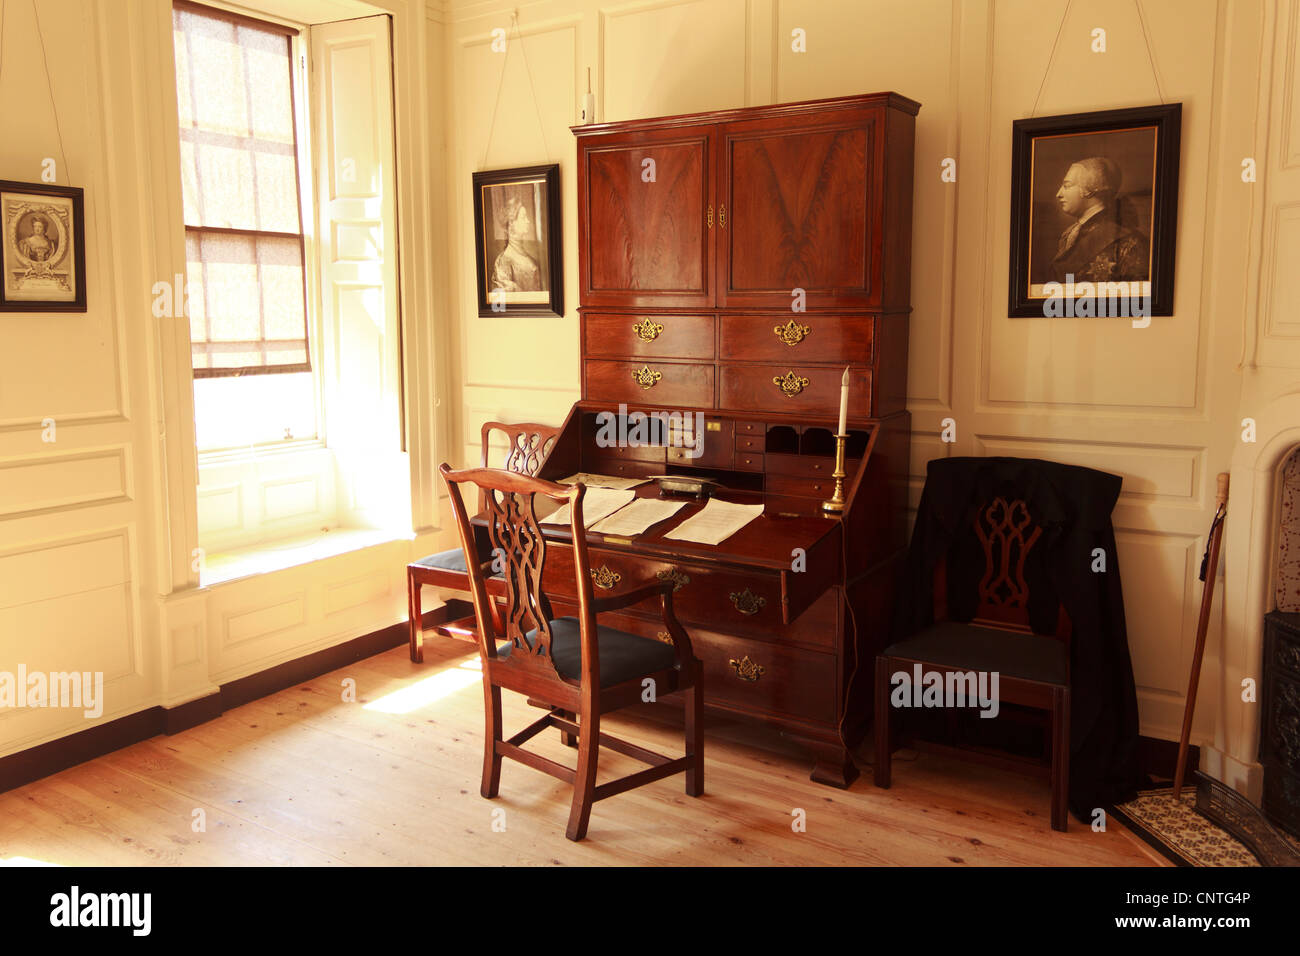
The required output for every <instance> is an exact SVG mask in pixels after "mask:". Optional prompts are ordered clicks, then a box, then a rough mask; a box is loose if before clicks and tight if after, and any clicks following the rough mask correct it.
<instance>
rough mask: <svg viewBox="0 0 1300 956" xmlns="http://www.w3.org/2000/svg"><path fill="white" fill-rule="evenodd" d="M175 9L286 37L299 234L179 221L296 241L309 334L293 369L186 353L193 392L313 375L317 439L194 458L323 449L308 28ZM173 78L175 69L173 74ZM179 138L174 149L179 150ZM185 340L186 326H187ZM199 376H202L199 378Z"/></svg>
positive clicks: (194, 6) (177, 3)
mask: <svg viewBox="0 0 1300 956" xmlns="http://www.w3.org/2000/svg"><path fill="white" fill-rule="evenodd" d="M171 8H172V9H173V10H180V11H183V12H189V13H195V14H199V15H202V16H209V17H213V18H216V19H222V20H226V21H227V22H230V23H234V24H236V25H242V26H249V27H256V28H260V29H266V30H271V31H274V32H276V33H280V34H282V35H284V36H285V37H286V38H287V39H288V43H289V80H290V106H291V109H292V111H293V124H294V160H295V163H294V165H295V169H294V172H295V185H296V191H297V201H298V222H299V228H300V229H301V230H302V231H301V234H297V233H280V232H275V231H262V230H243V229H229V228H223V227H207V226H189V225H188V224H186V223H185V221H184V214H183V213H182V217H181V232H182V236H183V237H188V235H189V234H190V231H191V230H194V231H195V232H196V233H200V234H201V233H203V232H208V233H211V234H216V235H220V234H223V233H224V234H227V235H250V236H268V237H272V238H276V237H279V238H293V239H298V240H299V249H300V252H301V256H302V269H303V308H304V314H305V320H306V322H305V325H306V335H307V350H306V351H307V361H306V363H303V364H298V365H294V366H275V367H272V368H248V369H229V370H227V369H195V368H194V367H193V349H192V344H191V349H190V361H189V365H190V373H191V390H193V388H194V384H195V383H197V381H198V380H200V379H203V380H207V379H231V378H243V377H246V376H251V375H258V376H261V375H274V374H300V373H304V372H305V373H308V374H310V375H311V395H312V402H313V405H314V407H315V418H316V429H315V435H312V436H309V437H299V436H295V437H293V438H274V439H268V440H265V441H255V442H248V443H241V444H237V445H216V446H213V447H211V448H206V449H205V448H202V447H201V446H199V444H198V435H197V434H196V435H195V453H196V455H197V457H198V462H199V464H200V466H202V465H205V464H219V463H223V462H230V461H232V460H234V459H238V458H242V457H248V456H250V455H251V456H254V457H256V456H257V455H260V454H266V453H275V454H279V453H285V452H292V451H306V450H310V449H315V448H323V447H326V446H327V442H326V407H325V382H324V374H323V372H324V370H323V368H322V364H321V363H322V361H323V354H322V353H323V348H324V343H323V342H322V335H323V334H324V329H323V327H322V318H321V316H322V303H321V295H322V289H321V283H320V270H319V268H318V265H319V264H318V263H317V261H316V258H317V256H318V255H319V240H318V237H319V215H320V211H319V210H318V209H317V208H316V189H315V148H316V135H315V134H316V129H315V126H314V121H313V118H312V116H313V114H312V105H311V104H312V100H313V97H314V95H315V93H316V91H315V90H314V89H313V88H312V81H313V75H314V70H313V69H312V64H311V62H310V60H309V57H310V50H309V47H310V43H309V37H308V29H309V27H308V25H307V24H303V23H297V22H291V21H287V20H273V19H262V18H260V17H254V16H250V15H249V14H247V13H244V12H242V11H239V10H235V9H232V8H229V7H226V6H224V5H222V4H221V3H220V2H211V3H196V2H193V0H173V2H172V4H171ZM172 73H173V78H174V79H175V69H173V71H172ZM180 142H181V141H180V139H179V138H178V139H177V149H179V148H180ZM186 337H187V339H188V337H189V326H188V324H187V325H186ZM200 373H203V374H200Z"/></svg>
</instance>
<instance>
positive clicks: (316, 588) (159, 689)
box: [0, 0, 450, 756]
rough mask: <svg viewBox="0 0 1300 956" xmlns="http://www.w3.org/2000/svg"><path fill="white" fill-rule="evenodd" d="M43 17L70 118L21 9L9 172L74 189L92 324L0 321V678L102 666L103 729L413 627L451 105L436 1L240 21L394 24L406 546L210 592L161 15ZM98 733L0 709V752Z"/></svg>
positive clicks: (7, 89) (441, 394) (1, 165)
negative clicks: (408, 591) (49, 171)
mask: <svg viewBox="0 0 1300 956" xmlns="http://www.w3.org/2000/svg"><path fill="white" fill-rule="evenodd" d="M36 6H37V8H38V9H39V11H40V26H41V32H42V33H43V35H44V40H45V45H46V47H47V51H48V62H49V64H50V72H51V75H50V85H51V87H52V95H53V98H54V101H55V103H56V104H57V107H58V116H59V124H58V127H57V128H56V126H55V123H54V120H53V116H52V114H51V111H50V106H49V100H48V97H47V93H46V88H45V68H44V65H43V58H42V52H41V46H40V43H39V42H38V39H37V36H38V34H37V24H36V22H35V20H34V19H33V16H32V7H31V5H29V4H25V3H9V4H7V5H6V7H7V10H6V17H5V31H4V33H5V37H4V39H5V42H4V50H3V58H4V77H3V83H2V84H0V129H3V131H4V132H3V135H0V179H14V180H21V181H29V182H36V181H39V179H40V174H41V164H42V160H43V159H44V158H45V157H54V158H55V160H56V162H57V164H58V179H57V181H58V182H59V183H60V184H65V185H66V184H68V183H69V181H71V183H72V184H74V185H77V186H81V187H83V188H84V189H85V208H86V246H87V249H86V273H87V294H88V295H87V297H88V301H89V311H87V312H86V313H84V314H82V313H72V314H66V315H63V314H22V313H0V671H6V672H14V671H16V670H17V669H18V667H19V666H25V667H26V668H27V670H28V672H29V673H30V672H35V671H46V672H49V671H70V670H78V671H85V670H90V671H102V672H103V673H104V678H105V688H104V690H105V701H104V711H103V715H102V717H100V718H99V722H101V723H102V722H104V721H108V720H112V719H114V718H117V717H121V716H124V715H126V714H130V713H133V712H137V711H140V710H144V709H147V708H150V707H154V706H157V705H163V706H173V705H177V704H181V703H184V702H186V701H189V700H193V699H195V698H198V697H201V696H203V695H205V694H209V693H212V692H213V691H215V690H216V689H217V686H218V685H219V684H220V683H222V682H224V681H228V680H232V679H235V678H238V677H241V676H244V675H246V674H249V673H253V672H255V671H259V670H262V669H265V668H267V667H269V666H273V665H275V664H278V663H281V662H283V661H286V660H291V659H294V658H297V657H301V656H303V655H304V654H308V653H311V652H312V651H315V650H319V649H322V648H325V647H329V646H331V645H334V644H338V643H340V642H343V641H346V640H349V639H352V638H354V637H357V636H359V635H362V634H366V633H369V632H371V631H374V630H377V629H380V628H383V627H385V626H387V625H390V624H394V623H397V622H400V621H403V620H404V619H405V616H406V615H405V601H404V597H405V593H404V592H405V588H404V580H405V574H404V565H405V563H406V562H407V561H408V560H410V559H411V558H412V557H414V556H416V555H417V554H423V553H427V552H428V551H429V550H432V544H433V541H434V538H435V535H434V534H433V533H432V532H430V531H429V530H428V529H430V528H432V527H433V526H434V525H435V524H436V522H437V504H436V500H435V492H434V489H435V488H436V484H435V482H434V480H433V477H434V476H433V472H432V467H433V466H432V464H431V463H434V462H436V461H437V460H439V458H441V457H446V456H445V454H443V453H441V452H440V451H439V441H440V440H442V439H443V438H444V436H445V425H444V424H443V423H444V421H445V413H446V410H447V407H448V406H449V404H450V403H449V402H448V401H446V398H447V393H446V391H445V389H446V387H447V386H446V382H445V380H443V379H442V378H441V376H440V371H439V370H440V368H441V367H442V366H443V365H445V364H446V359H445V355H446V352H447V349H446V347H445V346H444V344H443V343H442V341H441V340H440V333H439V330H438V323H437V322H436V319H437V318H438V317H439V315H440V310H441V308H442V305H443V302H444V301H445V300H444V299H443V298H442V296H441V293H440V292H439V293H438V294H435V291H434V290H435V283H436V282H438V281H439V279H440V278H441V274H442V272H443V271H444V270H443V269H442V267H441V266H440V264H439V262H438V261H437V260H436V258H435V256H436V255H437V254H438V253H439V252H441V251H445V242H444V241H443V240H442V238H441V233H442V232H443V230H442V229H441V228H439V229H435V228H434V227H433V225H432V223H433V221H434V215H435V212H434V206H435V203H436V202H437V200H438V197H440V195H441V190H440V188H436V187H435V184H434V182H432V181H430V177H431V176H437V177H438V179H439V180H441V178H442V177H441V176H440V171H441V170H440V167H439V163H440V162H441V156H440V155H439V154H436V153H434V152H433V151H435V150H440V148H441V144H442V142H443V138H444V137H443V130H442V124H441V122H438V123H437V124H435V122H434V120H433V107H432V106H431V104H432V103H433V102H434V101H435V100H436V101H437V102H438V105H439V108H440V106H441V86H440V78H441V76H442V75H443V73H444V70H443V65H442V62H441V58H440V57H441V33H440V32H439V28H438V25H437V23H436V21H432V22H431V21H430V20H429V18H428V16H427V11H426V8H425V4H424V2H423V0H375V2H374V3H371V4H365V3H359V2H356V0H328V2H324V3H322V2H319V0H251V2H249V3H248V4H247V6H248V7H250V8H252V9H254V10H258V11H262V12H265V13H269V14H271V15H273V16H274V15H282V16H289V17H293V18H298V19H300V20H301V19H306V20H308V21H310V18H312V17H316V18H317V19H318V20H319V19H329V18H331V17H334V18H338V17H355V16H361V15H373V14H375V13H380V12H387V13H388V14H390V15H391V16H392V23H393V48H394V59H395V64H396V65H395V75H394V122H395V128H396V137H397V157H396V158H397V172H398V174H397V181H398V206H399V216H398V225H399V229H400V234H399V240H400V248H401V255H402V275H401V278H400V280H399V282H398V288H396V289H394V290H393V292H394V294H395V295H397V296H399V297H400V301H401V307H402V315H403V319H404V328H403V338H404V342H405V353H404V359H405V363H406V364H405V367H404V369H403V373H404V383H405V388H406V394H407V410H406V425H407V428H406V436H405V439H406V447H407V450H409V452H410V458H411V471H412V485H413V489H414V490H413V493H412V499H413V500H412V515H411V528H412V529H413V530H412V531H411V532H410V533H409V535H408V536H407V537H403V536H401V535H400V534H399V535H398V536H397V539H396V540H388V541H381V542H378V543H371V544H369V545H368V546H366V547H363V548H359V549H357V550H354V551H351V552H349V553H344V554H337V555H335V556H332V557H328V558H325V559H322V560H317V561H313V562H311V563H308V564H304V565H301V566H298V567H290V568H286V569H284V570H281V571H276V572H273V573H265V574H256V575H252V576H248V577H244V578H241V579H238V580H232V581H228V582H226V583H223V584H220V585H217V586H212V587H199V586H198V570H197V562H196V556H195V548H196V547H197V546H198V539H197V520H196V511H197V494H196V485H197V467H196V456H195V450H194V431H193V400H192V385H191V378H190V372H189V341H188V333H187V330H186V329H185V326H184V321H185V320H184V319H180V320H177V319H173V318H155V317H154V316H153V315H152V309H151V306H152V300H153V293H152V286H153V284H154V283H155V282H157V281H159V280H166V279H170V278H171V276H173V275H174V274H176V273H178V272H182V273H183V272H184V236H183V227H182V212H181V200H180V168H179V149H178V146H177V144H178V134H177V127H176V123H177V120H176V104H175V92H174V90H175V79H174V67H173V63H172V35H171V4H170V2H169V0H39V2H38V3H37V4H36ZM430 38H434V39H433V40H431V39H430ZM435 41H436V42H435ZM431 76H432V77H435V78H437V79H435V80H433V81H431V79H430V77H431ZM435 126H436V129H435ZM60 132H61V134H62V140H63V149H66V154H67V155H66V162H65V159H64V156H63V149H61V148H60V146H59V134H60ZM445 218H446V217H445V215H442V214H441V212H439V214H438V218H437V220H436V221H437V222H438V223H439V224H441V223H444V222H445ZM431 237H432V238H431ZM47 419H52V420H53V432H52V434H53V437H54V438H55V440H54V441H52V442H51V441H47V440H44V438H46V437H49V436H50V435H51V431H50V429H49V428H48V427H47V426H46V424H45V422H46V420H47ZM396 451H397V450H396V449H394V452H396ZM275 505H276V502H275V500H274V491H272V492H271V495H270V497H269V498H268V507H269V508H271V510H274V506H275ZM426 606H432V605H431V604H426ZM90 724H91V722H90V721H88V720H87V719H85V718H84V717H83V715H82V712H81V710H80V709H54V708H39V709H28V708H18V709H15V708H0V756H4V755H6V754H9V753H12V752H15V751H18V750H22V749H24V748H26V747H30V746H33V745H35V744H39V743H42V742H44V741H47V740H51V739H54V738H57V737H60V736H63V735H66V734H70V733H75V732H77V731H80V730H84V729H86V728H87V727H88V726H90Z"/></svg>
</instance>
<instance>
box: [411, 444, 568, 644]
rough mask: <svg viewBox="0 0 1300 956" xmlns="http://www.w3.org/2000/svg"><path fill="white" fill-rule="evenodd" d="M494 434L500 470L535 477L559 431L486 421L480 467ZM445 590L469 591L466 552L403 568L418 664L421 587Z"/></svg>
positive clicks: (464, 635) (455, 632)
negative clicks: (503, 442)
mask: <svg viewBox="0 0 1300 956" xmlns="http://www.w3.org/2000/svg"><path fill="white" fill-rule="evenodd" d="M493 432H503V433H504V434H505V436H506V439H507V446H506V454H505V462H504V464H503V465H502V467H503V468H504V469H505V470H506V471H513V472H516V473H517V474H521V475H536V474H537V472H538V471H539V470H540V469H541V467H542V465H543V464H545V462H546V457H547V456H548V455H549V454H550V453H551V449H552V448H553V447H554V446H555V439H556V438H557V437H558V436H559V434H560V430H559V429H558V428H554V427H552V426H550V425H539V424H537V423H535V422H521V423H519V424H515V425H510V424H506V423H505V422H486V423H484V425H483V429H482V440H483V451H482V455H481V457H480V459H479V464H480V466H481V467H483V468H486V467H488V454H489V451H490V449H491V439H492V433H493ZM478 554H479V558H480V564H483V563H486V564H488V565H489V566H490V564H491V560H490V552H489V551H485V550H484V549H483V547H482V542H480V547H479V551H478ZM426 585H427V586H429V587H440V588H446V589H448V590H451V591H461V592H466V593H468V592H469V573H468V571H467V570H466V567H465V552H464V551H463V550H462V549H461V548H458V547H457V548H450V549H448V550H446V551H439V552H438V553H437V554H430V555H426V556H425V557H423V558H420V559H419V560H418V561H412V562H411V563H410V564H408V565H407V566H406V596H407V610H408V617H409V626H410V641H411V660H412V661H413V662H415V663H419V662H421V661H423V660H424V624H423V619H422V615H423V609H422V607H421V593H420V592H421V588H423V587H424V586H426ZM434 632H435V633H437V634H441V635H443V636H444V637H457V638H461V639H467V640H472V639H473V635H472V634H471V633H469V632H467V631H465V630H464V629H461V628H456V627H454V626H453V627H451V628H448V627H447V626H446V625H438V626H436V627H434Z"/></svg>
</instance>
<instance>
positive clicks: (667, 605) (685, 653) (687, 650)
mask: <svg viewBox="0 0 1300 956" xmlns="http://www.w3.org/2000/svg"><path fill="white" fill-rule="evenodd" d="M665 583H666V584H668V585H669V587H668V590H666V591H664V596H663V610H664V626H665V627H666V628H668V636H669V637H671V638H672V639H673V650H674V651H675V652H676V654H677V669H678V670H683V669H685V667H686V665H687V664H688V663H689V662H690V661H692V660H694V659H695V650H694V648H692V647H691V636H690V635H689V634H687V633H686V628H684V627H682V625H681V622H679V621H678V620H677V613H676V612H675V611H674V610H673V591H675V590H676V588H674V587H672V582H671V581H668V582H665Z"/></svg>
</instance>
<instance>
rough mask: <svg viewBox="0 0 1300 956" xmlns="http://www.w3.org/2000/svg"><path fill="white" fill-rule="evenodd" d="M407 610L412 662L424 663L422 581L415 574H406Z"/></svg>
mask: <svg viewBox="0 0 1300 956" xmlns="http://www.w3.org/2000/svg"><path fill="white" fill-rule="evenodd" d="M406 611H407V615H408V616H409V617H410V622H409V623H410V628H411V663H413V664H422V663H424V626H423V623H424V622H423V616H422V615H421V612H420V582H419V581H417V580H416V579H415V575H413V574H411V573H409V572H408V573H407V575H406Z"/></svg>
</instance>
